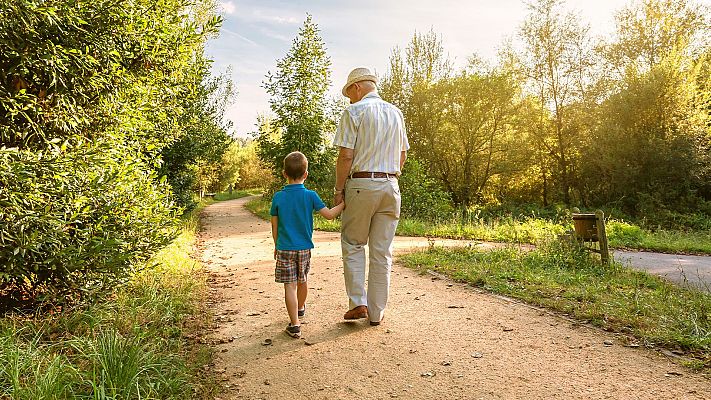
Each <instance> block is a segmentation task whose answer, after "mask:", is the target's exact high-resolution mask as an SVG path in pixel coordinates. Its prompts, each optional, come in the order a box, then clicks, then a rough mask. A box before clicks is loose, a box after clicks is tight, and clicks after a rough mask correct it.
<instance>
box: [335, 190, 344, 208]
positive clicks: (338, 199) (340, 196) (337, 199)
mask: <svg viewBox="0 0 711 400" xmlns="http://www.w3.org/2000/svg"><path fill="white" fill-rule="evenodd" d="M345 200H346V199H345V197H344V196H343V191H341V192H339V193H336V194H335V195H334V196H333V202H334V203H336V205H340V204H341V203H343V202H345ZM345 208H346V205H345V204H343V209H345Z"/></svg>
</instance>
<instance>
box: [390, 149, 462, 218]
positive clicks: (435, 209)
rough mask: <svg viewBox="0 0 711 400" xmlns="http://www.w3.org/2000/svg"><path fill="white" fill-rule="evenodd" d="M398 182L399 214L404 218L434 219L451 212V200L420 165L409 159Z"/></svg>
mask: <svg viewBox="0 0 711 400" xmlns="http://www.w3.org/2000/svg"><path fill="white" fill-rule="evenodd" d="M403 170H404V171H405V172H404V173H403V175H402V176H400V180H399V182H398V184H399V186H400V194H401V200H402V203H401V210H400V212H401V214H402V216H403V217H404V218H421V219H430V220H432V219H436V218H441V217H442V216H447V215H450V214H451V213H452V211H453V208H452V206H451V199H450V196H449V194H448V193H447V192H445V191H444V190H443V189H442V187H441V186H440V183H439V182H438V181H437V180H435V179H433V178H431V177H430V176H429V175H428V174H427V173H426V172H425V168H424V167H423V166H422V163H421V162H419V161H417V160H416V159H414V158H412V157H410V158H408V159H407V160H406V161H405V165H404V167H403Z"/></svg>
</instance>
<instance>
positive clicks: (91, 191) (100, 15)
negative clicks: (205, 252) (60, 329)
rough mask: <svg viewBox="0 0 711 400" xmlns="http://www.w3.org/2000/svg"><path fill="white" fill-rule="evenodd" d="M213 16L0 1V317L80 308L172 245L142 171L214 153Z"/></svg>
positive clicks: (165, 218) (191, 6)
mask: <svg viewBox="0 0 711 400" xmlns="http://www.w3.org/2000/svg"><path fill="white" fill-rule="evenodd" d="M213 5H214V4H213V3H212V2H211V0H188V1H186V0H165V1H161V2H157V3H156V2H154V1H147V0H138V1H134V0H96V1H90V2H87V1H81V0H67V1H42V2H36V1H33V0H13V1H10V2H0V15H2V18H0V306H13V305H16V302H18V301H21V300H22V301H31V300H51V299H61V300H64V301H72V300H76V299H79V298H83V297H85V295H86V294H89V293H91V292H92V290H94V289H97V288H101V287H104V286H105V285H107V284H112V283H115V282H116V281H120V280H123V279H124V278H125V277H126V276H128V274H129V273H130V272H131V270H132V269H133V268H134V266H135V265H137V262H140V261H143V260H145V259H147V258H148V257H150V256H151V255H152V254H153V253H154V252H155V251H156V250H157V249H158V248H160V247H162V246H164V245H165V244H166V243H167V242H168V241H169V240H170V239H171V238H172V237H173V236H174V232H175V231H174V227H175V218H174V216H173V214H174V207H173V204H172V201H171V200H170V196H171V193H170V189H169V187H168V186H167V185H166V184H165V183H163V182H161V181H160V180H159V179H158V176H157V175H156V173H155V171H156V170H157V169H158V168H160V167H161V165H162V166H163V167H164V168H165V169H173V170H175V169H180V168H178V167H175V165H177V164H180V165H179V167H182V166H183V164H185V162H184V158H183V159H180V160H173V159H168V158H167V157H166V158H164V159H161V156H162V155H163V153H162V150H164V149H166V148H168V147H169V146H170V145H171V144H173V143H181V144H182V143H185V142H186V140H182V141H180V140H179V139H181V138H187V139H192V140H187V141H189V142H190V143H188V144H187V145H185V147H189V148H195V147H199V148H200V149H201V150H205V151H206V152H211V151H212V152H214V153H219V152H220V150H221V149H222V150H224V148H225V147H226V145H225V143H226V140H225V137H224V136H225V135H220V134H224V132H222V128H224V127H223V126H221V125H219V124H218V123H217V122H216V117H218V116H219V110H220V108H219V106H220V104H219V102H218V103H215V102H212V101H210V100H209V99H207V98H208V97H210V95H211V94H213V93H214V90H213V89H215V87H216V86H215V85H214V84H210V81H209V80H208V81H206V76H209V69H208V68H209V62H208V61H207V60H206V59H205V58H204V57H203V55H202V53H203V49H204V47H203V46H204V42H205V40H206V38H207V37H208V35H210V34H211V33H214V32H215V30H216V27H217V25H218V24H219V18H216V17H214V15H213V13H212V11H211V10H212V8H211V7H212V6H213ZM211 85H212V86H211ZM186 132H187V133H186ZM205 136H207V139H206V140H202V139H205ZM198 145H199V146H198ZM219 158H220V157H219V154H215V155H214V157H213V158H212V159H217V160H219ZM189 161H190V162H193V161H194V159H190V160H189ZM167 164H173V166H174V167H175V168H170V166H169V165H167ZM166 175H167V174H166ZM179 178H180V179H185V182H189V181H190V178H191V177H189V176H188V177H185V176H180V177H179ZM185 182H183V181H180V182H179V183H185ZM186 186H187V185H182V186H181V185H180V184H178V185H175V186H174V187H176V188H177V189H179V193H178V195H179V196H178V200H181V201H182V200H186V198H187V197H189V196H187V195H186V194H185V193H184V191H183V189H184V188H185V187H186ZM70 293H71V295H69V294H70Z"/></svg>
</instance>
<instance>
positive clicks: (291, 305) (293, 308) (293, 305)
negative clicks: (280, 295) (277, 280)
mask: <svg viewBox="0 0 711 400" xmlns="http://www.w3.org/2000/svg"><path fill="white" fill-rule="evenodd" d="M284 301H285V302H286V311H287V312H289V320H291V325H300V324H301V323H300V322H299V315H298V311H297V310H298V307H297V303H298V300H297V297H296V282H291V283H285V284H284Z"/></svg>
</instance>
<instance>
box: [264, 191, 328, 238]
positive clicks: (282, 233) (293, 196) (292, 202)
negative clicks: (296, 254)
mask: <svg viewBox="0 0 711 400" xmlns="http://www.w3.org/2000/svg"><path fill="white" fill-rule="evenodd" d="M324 207H326V205H325V204H324V203H323V201H321V198H320V197H318V194H317V193H316V192H314V191H313V190H308V189H306V188H305V187H304V184H303V183H295V184H291V185H286V186H284V187H283V188H282V189H281V190H280V191H278V192H276V193H275V194H274V197H273V198H272V208H271V211H270V212H269V213H270V214H271V215H272V216H276V217H279V221H278V224H277V243H276V248H277V250H306V249H313V248H314V242H313V239H312V236H313V232H314V218H313V212H314V211H319V210H320V209H322V208H324Z"/></svg>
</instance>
